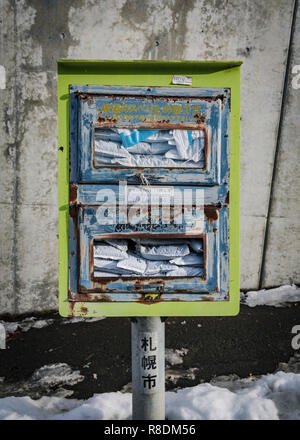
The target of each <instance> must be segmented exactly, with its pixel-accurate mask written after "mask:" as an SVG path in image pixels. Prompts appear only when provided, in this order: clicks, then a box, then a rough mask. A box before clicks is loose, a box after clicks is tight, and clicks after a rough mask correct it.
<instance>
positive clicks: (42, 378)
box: [0, 363, 84, 405]
mask: <svg viewBox="0 0 300 440" xmlns="http://www.w3.org/2000/svg"><path fill="white" fill-rule="evenodd" d="M5 379H6V378H3V377H2V378H0V395H1V396H24V395H27V396H30V397H32V398H34V399H37V398H40V397H42V396H45V395H51V396H59V397H69V396H72V394H73V390H71V389H68V387H70V386H73V385H76V384H77V383H79V382H82V381H83V380H84V376H83V375H81V374H80V371H79V370H75V371H73V370H72V368H71V367H70V366H69V365H68V364H66V363H58V364H50V365H44V366H43V367H41V368H39V369H37V370H35V371H34V372H33V374H32V376H31V377H29V378H28V379H27V380H22V381H17V382H13V383H12V382H10V381H6V380H5ZM65 387H67V388H65ZM2 400H3V399H2ZM0 402H1V400H0ZM0 405H1V404H0Z"/></svg>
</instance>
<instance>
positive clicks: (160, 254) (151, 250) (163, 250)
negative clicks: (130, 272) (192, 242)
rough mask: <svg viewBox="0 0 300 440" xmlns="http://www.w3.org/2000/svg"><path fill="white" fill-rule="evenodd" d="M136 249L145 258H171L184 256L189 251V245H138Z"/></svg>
mask: <svg viewBox="0 0 300 440" xmlns="http://www.w3.org/2000/svg"><path fill="white" fill-rule="evenodd" d="M137 250H138V252H139V253H140V255H141V256H142V257H144V258H146V259H147V260H172V259H174V258H176V257H184V256H185V255H188V254H189V253H190V250H189V247H188V245H186V244H183V245H167V246H163V245H162V246H143V245H140V246H138V248H137Z"/></svg>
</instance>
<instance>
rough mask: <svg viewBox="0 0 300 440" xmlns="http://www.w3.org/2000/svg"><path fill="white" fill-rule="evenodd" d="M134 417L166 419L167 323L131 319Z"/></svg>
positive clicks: (153, 319)
mask: <svg viewBox="0 0 300 440" xmlns="http://www.w3.org/2000/svg"><path fill="white" fill-rule="evenodd" d="M131 355H132V358H131V361H132V419H133V420H165V323H164V322H162V320H161V318H160V317H159V316H149V317H141V318H134V319H132V320H131Z"/></svg>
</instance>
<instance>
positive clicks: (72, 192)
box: [69, 183, 77, 203]
mask: <svg viewBox="0 0 300 440" xmlns="http://www.w3.org/2000/svg"><path fill="white" fill-rule="evenodd" d="M69 200H70V203H76V201H77V185H74V184H73V183H70V191H69Z"/></svg>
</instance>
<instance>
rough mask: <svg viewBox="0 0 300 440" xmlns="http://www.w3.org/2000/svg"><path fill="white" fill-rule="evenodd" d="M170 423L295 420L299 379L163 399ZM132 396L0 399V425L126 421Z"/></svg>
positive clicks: (220, 382)
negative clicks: (11, 422) (15, 421)
mask: <svg viewBox="0 0 300 440" xmlns="http://www.w3.org/2000/svg"><path fill="white" fill-rule="evenodd" d="M166 416H167V418H168V419H169V420H266V419H267V420H277V419H290V420H294V419H298V420H300V374H294V373H284V372H282V371H279V372H277V373H276V374H269V375H266V376H262V377H261V378H260V379H257V378H254V377H251V378H247V379H239V378H236V377H234V376H233V377H227V378H221V379H220V378H219V379H216V380H215V381H214V383H204V384H201V385H197V386H195V387H191V388H185V389H181V390H179V391H177V392H167V393H166ZM130 418H131V394H129V393H126V394H122V393H120V392H116V393H104V394H96V395H94V396H93V397H92V398H90V399H88V400H85V401H84V400H75V399H65V398H61V397H43V398H41V399H39V400H32V399H30V398H29V397H19V398H17V397H6V398H4V399H0V419H5V420H12V419H56V420H82V419H85V420H87V419H93V420H95V419H96V420H128V419H130Z"/></svg>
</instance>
